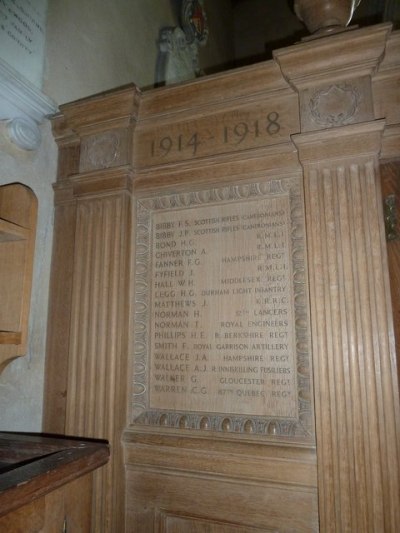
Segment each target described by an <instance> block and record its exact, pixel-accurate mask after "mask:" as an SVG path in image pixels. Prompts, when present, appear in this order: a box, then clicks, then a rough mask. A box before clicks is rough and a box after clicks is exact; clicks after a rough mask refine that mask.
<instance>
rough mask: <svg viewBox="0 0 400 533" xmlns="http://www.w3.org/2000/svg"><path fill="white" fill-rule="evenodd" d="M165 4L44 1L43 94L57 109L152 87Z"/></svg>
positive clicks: (167, 17)
mask: <svg viewBox="0 0 400 533" xmlns="http://www.w3.org/2000/svg"><path fill="white" fill-rule="evenodd" d="M176 24H177V21H176V19H175V17H174V14H173V10H172V8H171V4H170V1H169V0H113V1H109V0H108V1H107V0H68V2H66V1H65V0H50V1H49V7H48V27H47V61H46V69H45V79H44V85H43V87H44V92H45V93H47V94H49V95H50V96H51V97H52V98H54V99H55V100H56V101H57V102H58V103H59V104H62V103H65V102H71V101H73V100H77V99H79V98H82V97H85V96H88V95H91V94H95V93H98V92H102V91H105V90H108V89H112V88H114V87H118V86H121V85H125V84H127V83H132V82H134V83H136V85H138V86H139V87H146V86H152V85H153V84H154V77H155V68H156V58H157V40H158V32H159V29H160V28H161V27H163V26H174V25H176Z"/></svg>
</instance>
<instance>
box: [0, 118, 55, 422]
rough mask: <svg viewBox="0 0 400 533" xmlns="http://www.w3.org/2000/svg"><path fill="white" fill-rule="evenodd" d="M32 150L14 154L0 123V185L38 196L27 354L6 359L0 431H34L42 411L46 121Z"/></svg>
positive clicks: (48, 197)
mask: <svg viewBox="0 0 400 533" xmlns="http://www.w3.org/2000/svg"><path fill="white" fill-rule="evenodd" d="M41 131H42V135H43V141H42V145H41V147H40V149H39V150H38V151H37V152H27V151H24V150H20V149H18V148H16V147H14V145H12V144H11V143H10V142H9V141H7V139H6V136H5V134H4V124H1V125H0V185H4V184H5V183H13V182H19V183H24V184H25V185H28V186H29V187H30V188H31V189H33V191H34V193H35V194H36V196H37V198H38V206H39V209H38V225H37V234H36V247H35V262H34V276H33V280H34V281H33V287H32V299H31V302H32V303H31V313H30V323H29V340H28V353H27V355H26V356H24V357H20V358H18V359H15V360H14V361H12V362H11V363H10V364H9V365H8V366H7V367H6V368H5V370H4V371H3V372H2V374H1V375H0V430H3V431H40V428H41V423H42V407H43V401H42V400H43V381H44V355H45V343H46V322H47V305H48V290H49V274H50V259H51V248H52V236H53V207H52V205H53V190H52V186H51V184H52V183H53V182H54V178H55V175H56V154H57V152H56V146H55V143H54V141H53V138H52V134H51V131H50V124H49V123H48V122H47V123H46V124H44V125H43V126H42V127H41Z"/></svg>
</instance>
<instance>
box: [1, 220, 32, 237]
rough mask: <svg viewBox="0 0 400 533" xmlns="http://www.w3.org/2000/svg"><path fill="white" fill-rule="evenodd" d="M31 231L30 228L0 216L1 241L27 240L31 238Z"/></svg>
mask: <svg viewBox="0 0 400 533" xmlns="http://www.w3.org/2000/svg"><path fill="white" fill-rule="evenodd" d="M29 233H30V231H29V228H24V227H22V226H19V225H18V224H14V223H13V222H9V221H8V220H4V219H2V218H0V242H7V241H21V240H26V239H28V238H29Z"/></svg>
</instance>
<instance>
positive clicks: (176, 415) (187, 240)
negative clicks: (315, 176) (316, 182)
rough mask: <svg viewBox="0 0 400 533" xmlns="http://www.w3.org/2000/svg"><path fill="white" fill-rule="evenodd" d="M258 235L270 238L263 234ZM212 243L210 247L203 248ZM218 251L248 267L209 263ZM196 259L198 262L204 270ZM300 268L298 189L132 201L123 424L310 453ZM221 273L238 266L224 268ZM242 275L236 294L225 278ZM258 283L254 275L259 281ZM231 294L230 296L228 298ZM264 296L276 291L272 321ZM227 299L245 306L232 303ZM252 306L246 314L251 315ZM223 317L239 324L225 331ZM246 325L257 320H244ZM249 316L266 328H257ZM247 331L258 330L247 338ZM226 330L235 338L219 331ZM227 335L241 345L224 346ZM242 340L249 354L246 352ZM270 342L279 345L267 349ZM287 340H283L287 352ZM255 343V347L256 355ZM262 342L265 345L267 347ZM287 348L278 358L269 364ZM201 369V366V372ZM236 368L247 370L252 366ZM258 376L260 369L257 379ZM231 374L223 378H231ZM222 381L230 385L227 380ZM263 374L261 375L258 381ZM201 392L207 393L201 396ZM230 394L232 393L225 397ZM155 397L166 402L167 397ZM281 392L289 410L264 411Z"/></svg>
mask: <svg viewBox="0 0 400 533" xmlns="http://www.w3.org/2000/svg"><path fill="white" fill-rule="evenodd" d="M271 209H274V210H275V211H276V215H277V217H281V218H277V219H276V220H275V218H274V217H275V212H272V211H271ZM257 217H258V218H257ZM167 220H168V221H169V222H166V221H167ZM224 220H229V222H224ZM249 221H250V222H249ZM266 227H268V228H275V230H274V232H272V231H271V232H270V230H269V229H268V231H265V228H266ZM257 228H261V230H260V229H257ZM263 228H264V229H263ZM276 228H279V231H278V230H277V229H276ZM279 232H280V233H279ZM278 233H279V234H280V235H283V234H285V235H286V236H287V238H286V237H285V239H286V241H285V243H284V245H285V250H284V251H282V250H283V248H281V250H280V251H278V250H277V248H278V244H279V246H283V244H282V242H283V241H279V243H277V241H274V242H272V241H271V239H270V237H271V235H275V236H276V235H278ZM216 234H217V235H218V234H219V236H218V237H217V240H216V241H215V240H214V241H213V240H212V239H215V235H216ZM241 238H242V242H244V243H247V241H249V245H248V246H246V244H245V245H244V246H245V247H246V248H247V250H243V249H241V247H240V246H241V245H240V246H239V245H238V249H236V250H235V249H231V248H235V246H231V244H232V243H236V242H238V239H239V240H240V239H241ZM196 239H197V240H196ZM218 239H219V240H218ZM229 239H231V240H230V241H229ZM251 240H252V243H250V241H251ZM224 241H229V243H230V244H229V246H227V250H229V252H228V253H231V254H244V253H247V256H242V255H233V256H232V257H234V258H236V259H232V257H227V256H226V255H224V253H225V252H221V251H219V250H217V251H216V246H217V247H218V243H220V244H221V245H222V246H224ZM216 243H217V244H216ZM207 246H208V248H207ZM196 247H197V248H196ZM203 247H204V248H203ZM239 248H240V249H239ZM251 250H256V252H255V253H253V252H252V251H251ZM215 253H216V254H217V255H215ZM202 254H205V255H204V256H203V258H204V264H203V263H202ZM279 254H281V255H282V256H284V257H285V264H283V263H279V262H277V263H271V262H270V263H268V258H271V257H274V256H276V257H278V256H279ZM211 255H213V257H211ZM305 256H306V247H305V222H304V204H303V196H302V182H301V179H300V178H297V177H296V178H284V179H272V180H267V181H261V182H257V183H251V184H241V185H231V186H225V187H217V188H211V189H205V190H199V191H192V192H185V193H180V194H175V193H174V194H164V195H160V196H151V197H146V198H139V199H138V200H137V208H136V247H135V290H134V347H133V352H134V353H133V357H134V360H133V389H132V411H131V413H132V416H131V422H132V424H133V425H140V426H153V427H158V428H169V429H176V430H196V431H213V432H217V433H222V434H226V433H236V434H241V435H246V436H250V435H263V436H264V437H267V438H271V439H284V440H285V439H290V440H291V441H296V440H297V441H299V442H312V441H313V435H314V427H313V415H312V381H311V355H310V327H309V309H308V289H307V266H306V257H305ZM159 261H160V263H159V264H157V263H158V262H159ZM163 261H165V263H163ZM231 261H234V262H236V263H237V262H238V261H239V262H240V261H244V262H245V263H243V264H242V265H239V266H238V265H237V264H235V265H234V266H233V267H232V265H230V264H229V263H230V262H231ZM188 265H190V266H188ZM162 266H165V268H164V269H163V268H161V267H162ZM213 267H214V271H213ZM241 268H242V269H243V273H244V275H243V278H241V279H240V281H239V282H238V280H237V278H236V277H232V276H235V273H236V272H239V271H240V270H239V269H241ZM196 269H197V271H196ZM235 269H236V270H235ZM205 270H207V272H206V273H205V274H204V271H205ZM272 270H274V272H272ZM282 270H283V271H284V272H282ZM196 272H197V274H196ZM213 272H214V274H213ZM252 272H253V273H252ZM257 272H262V274H260V275H259V276H258V275H257ZM254 273H256V274H255V275H254ZM204 279H206V282H205V284H204ZM277 279H280V280H283V281H282V282H280V284H279V283H276V281H274V280H277ZM202 282H203V285H202ZM232 283H233V284H234V285H230V286H229V288H227V285H228V284H232ZM237 283H242V285H237ZM235 284H236V285H235ZM251 284H253V285H251ZM210 287H213V289H210ZM271 288H272V289H276V290H275V291H274V293H275V296H276V293H278V294H279V298H280V300H279V301H281V302H283V301H285V305H286V304H287V310H285V309H278V307H279V304H276V302H278V299H277V298H275V297H273V296H271V294H272V291H271ZM237 292H242V293H245V294H246V296H243V294H240V295H239V296H234V294H235V293H237ZM220 294H221V295H222V296H221V297H220V296H219V295H220ZM227 294H228V296H226V295H227ZM257 294H258V295H260V294H261V295H263V297H264V299H263V300H262V299H261V297H258V296H257ZM266 295H268V296H266ZM282 295H284V297H282ZM163 298H164V299H163ZM174 298H175V300H174ZM207 298H208V299H207ZM253 302H257V303H256V304H255V305H256V306H257V312H255V311H254V307H253ZM267 302H268V303H267ZM273 302H275V303H273ZM172 303H174V305H172ZM166 304H168V306H167V310H166V311H165V306H166ZM202 306H206V307H202ZM207 306H208V307H207ZM268 306H269V308H268ZM281 307H282V305H281ZM237 308H238V309H237ZM267 308H268V309H267ZM171 309H172V310H171ZM186 309H188V311H186ZM200 309H201V311H200ZM202 315H207V316H209V315H212V318H211V319H209V318H207V316H206V317H205V318H201V317H202ZM228 315H231V316H238V317H240V318H237V319H235V320H233V321H231V322H227V320H228V319H227V316H228ZM255 315H258V316H257V317H256V318H254V316H255ZM260 315H263V316H264V317H267V318H269V319H272V320H264V319H261V320H260ZM160 317H161V318H160ZM171 317H172V318H171ZM187 317H189V318H188V319H187ZM250 319H251V320H250ZM196 320H199V321H200V322H196ZM202 320H203V322H202ZM207 320H208V321H207ZM254 320H257V327H258V328H260V329H254V327H255V326H254V324H255V323H256V322H254ZM192 324H193V325H192ZM205 324H206V326H205ZM277 324H279V325H280V326H281V327H280V329H279V327H278V326H277ZM224 327H225V328H228V329H224ZM232 327H233V328H235V331H236V333H232V329H229V328H232ZM252 327H253V329H251V328H252ZM202 328H203V331H202ZM282 328H283V329H282ZM210 330H211V331H210ZM284 330H285V331H284ZM249 331H252V332H253V333H250V334H249ZM235 335H236V336H237V337H239V338H241V339H242V340H241V341H232V339H233V338H235ZM249 335H252V336H253V338H255V341H257V343H256V342H255V343H254V344H253V343H252V342H251V341H249V340H246V339H248V336H249ZM278 337H280V341H279V342H280V343H278V341H277V340H276V339H277V338H278ZM288 337H290V339H291V340H288V341H287V344H286V343H285V339H288ZM207 338H208V340H205V339H207ZM225 338H229V339H230V340H229V341H224V342H229V344H225V345H222V344H221V343H222V342H223V341H222V339H225ZM193 339H194V340H193ZM243 339H244V340H243ZM262 339H264V341H265V342H266V343H265V344H260V341H261V342H262ZM272 339H274V340H272ZM282 339H283V340H282ZM272 342H273V343H274V344H267V343H272ZM221 346H222V348H221ZM288 346H289V350H288V351H287V352H285V353H287V355H284V356H283V355H279V354H282V353H283V351H285V350H286V349H287V347H288ZM223 348H225V351H223ZM199 350H200V351H199ZM201 350H202V351H201ZM257 350H258V352H257ZM274 350H275V351H274ZM279 350H280V351H279ZM282 350H283V351H282ZM255 353H257V354H260V355H255ZM197 354H198V355H197ZM204 354H206V356H204ZM200 359H201V360H202V361H203V362H204V361H206V364H202V365H201V364H200V362H199V360H200ZM235 361H236V362H235ZM238 361H239V362H238ZM246 361H252V363H251V366H249V365H250V363H247V364H246V363H245V362H246ZM257 361H258V363H255V362H257ZM259 361H263V362H262V363H260V362H259ZM271 361H281V362H278V363H275V362H271ZM282 361H290V362H288V363H287V365H289V366H287V367H285V363H283V362H282ZM257 364H258V365H264V366H263V367H262V368H261V367H260V366H258V367H257ZM229 365H231V366H229ZM232 365H237V366H232ZM274 365H275V366H274ZM203 366H204V368H203ZM206 366H207V367H208V368H207V370H206ZM232 368H234V370H230V369H232ZM155 369H159V370H155ZM175 369H176V371H175ZM230 371H231V372H233V373H231V374H229V372H230ZM249 371H252V372H254V373H255V374H254V375H253V378H251V379H250V378H249V376H248V375H247V374H246V372H249ZM163 372H164V374H163ZM196 372H197V375H196ZM202 372H204V373H202ZM268 372H272V374H269V375H268V376H267V374H265V373H268ZM224 373H225V374H224ZM223 376H228V377H225V378H224V377H223ZM254 376H256V378H254ZM289 376H290V381H291V385H290V387H291V389H290V391H289V389H286V390H285V391H284V390H283V389H282V387H283V388H284V386H285V381H286V382H288V381H289V380H288V379H287V378H288V377H289ZM260 378H262V379H260ZM166 381H167V385H166V383H165V382H166ZM212 382H214V383H215V388H214V389H212V385H210V384H211V383H212ZM232 383H233V384H236V385H233V386H232V385H229V384H232ZM237 383H240V385H237ZM277 383H278V384H282V386H281V388H280V389H279V390H278V389H274V392H271V390H270V384H272V388H273V387H274V386H275V387H276V386H277V385H276V384H277ZM221 384H222V385H221ZM235 387H236V389H235ZM166 389H167V391H169V392H171V391H172V394H169V393H166V392H165V390H166ZM160 390H161V391H162V392H160V393H159V392H158V391H160ZM284 392H286V394H287V396H290V395H291V397H290V401H287V400H286V399H283V400H282V398H280V399H279V400H277V403H274V401H275V400H271V398H272V397H273V396H274V395H276V396H284V394H283V393H284ZM177 393H178V394H177ZM193 393H197V396H196V395H193ZM239 393H240V394H239ZM248 396H252V397H251V398H249V397H248ZM246 402H247V403H246ZM235 410H236V412H235Z"/></svg>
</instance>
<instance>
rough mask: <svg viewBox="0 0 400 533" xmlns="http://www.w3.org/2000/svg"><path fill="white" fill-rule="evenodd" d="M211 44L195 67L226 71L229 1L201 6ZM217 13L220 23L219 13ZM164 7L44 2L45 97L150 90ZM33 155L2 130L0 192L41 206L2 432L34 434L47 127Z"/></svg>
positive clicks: (44, 270) (49, 207) (171, 16)
mask: <svg viewBox="0 0 400 533" xmlns="http://www.w3.org/2000/svg"><path fill="white" fill-rule="evenodd" d="M207 5H209V7H210V32H211V38H210V44H208V45H207V48H206V49H204V50H203V51H202V63H201V66H202V67H203V68H205V69H207V67H208V66H213V65H219V64H222V63H226V62H227V61H228V59H229V56H230V53H231V50H232V46H231V40H229V39H230V37H229V32H230V26H229V25H227V23H226V21H227V14H226V9H228V8H229V6H230V3H229V0H219V2H218V3H216V2H215V0H206V9H207ZM219 12H220V13H221V15H220V16H219V14H218V13H219ZM176 15H177V14H176V12H175V10H174V9H173V2H171V1H170V0H68V1H66V0H49V1H48V20H47V29H46V51H45V74H44V82H43V92H44V93H45V94H47V95H48V96H50V97H51V98H52V99H53V100H55V101H56V103H57V104H58V105H60V104H63V103H66V102H71V101H74V100H76V99H80V98H84V97H87V96H89V95H92V94H96V93H99V92H102V91H105V90H108V89H112V88H114V87H118V86H121V85H124V84H127V83H132V82H134V83H136V84H137V85H138V86H139V87H141V88H144V87H146V86H152V85H153V84H154V79H155V68H156V57H157V39H158V33H159V29H160V28H161V27H164V26H169V25H171V26H173V25H176V24H177V23H178V22H177V18H176ZM41 128H42V133H43V142H42V145H41V147H40V149H39V150H38V151H37V152H24V151H22V150H19V149H17V148H15V147H14V146H13V145H11V144H10V143H9V142H8V141H7V140H6V137H5V134H4V124H2V123H1V122H0V184H4V183H11V182H14V181H18V182H21V183H25V184H26V185H28V186H30V187H31V188H32V189H33V190H34V192H35V193H36V195H37V196H38V199H39V220H38V230H37V240H36V250H35V254H36V255H35V270H34V278H33V289H32V305H31V315H30V317H31V320H30V332H29V350H28V354H27V356H26V357H23V358H19V359H16V360H15V361H13V362H12V363H10V364H9V365H8V366H7V367H6V369H5V370H4V372H3V373H2V374H1V375H0V430H3V431H5V430H7V431H8V430H10V431H11V430H13V431H40V430H41V422H42V408H43V405H42V404H43V400H42V398H43V385H44V364H45V345H46V324H47V305H48V287H49V278H50V261H51V246H52V218H53V190H52V183H54V182H55V180H56V161H57V148H56V145H55V143H54V141H53V138H52V135H51V130H50V124H49V123H48V122H47V123H46V124H44V125H43V126H42V127H41Z"/></svg>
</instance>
